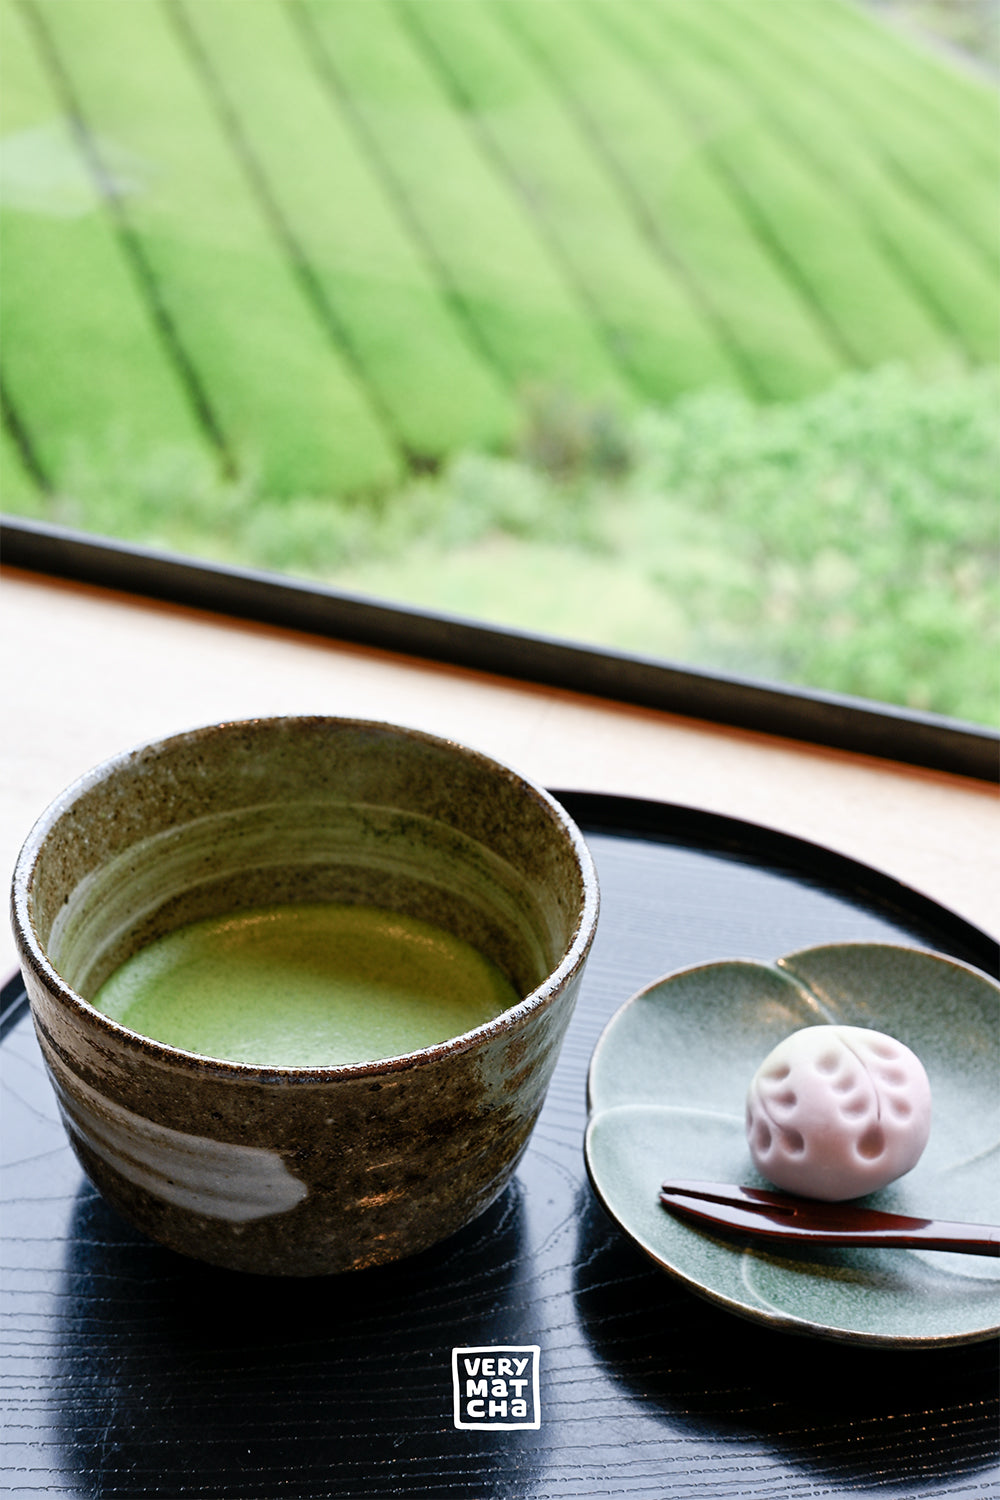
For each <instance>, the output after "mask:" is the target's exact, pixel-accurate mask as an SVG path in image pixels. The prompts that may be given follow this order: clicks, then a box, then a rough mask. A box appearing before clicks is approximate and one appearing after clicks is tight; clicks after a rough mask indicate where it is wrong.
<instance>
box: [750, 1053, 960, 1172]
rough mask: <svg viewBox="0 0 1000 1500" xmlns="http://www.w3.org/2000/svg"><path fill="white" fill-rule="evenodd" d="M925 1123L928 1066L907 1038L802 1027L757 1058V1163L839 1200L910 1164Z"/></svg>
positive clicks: (753, 1129) (919, 1149)
mask: <svg viewBox="0 0 1000 1500" xmlns="http://www.w3.org/2000/svg"><path fill="white" fill-rule="evenodd" d="M930 1127H931V1091H930V1084H929V1082H928V1079H927V1074H926V1072H925V1071H924V1067H923V1064H922V1063H921V1062H920V1060H919V1058H917V1057H916V1056H915V1055H914V1053H913V1052H911V1051H910V1049H909V1047H906V1046H904V1045H903V1043H902V1042H898V1041H896V1039H895V1038H894V1037H891V1036H885V1035H884V1034H883V1033H882V1032H880V1031H871V1030H868V1029H867V1028H865V1027H861V1026H807V1027H805V1028H804V1029H803V1030H801V1031H796V1032H793V1033H792V1035H791V1036H788V1037H786V1038H785V1039H784V1041H782V1042H779V1043H778V1045H777V1046H776V1047H775V1048H774V1050H773V1051H772V1052H771V1053H769V1054H768V1056H767V1057H766V1058H765V1059H764V1061H763V1062H762V1063H761V1065H760V1067H759V1068H758V1069H757V1072H756V1073H755V1075H754V1078H753V1081H752V1082H751V1084H750V1089H749V1092H748V1094H747V1115H746V1129H747V1141H748V1143H749V1146H750V1155H751V1156H752V1158H753V1162H754V1165H755V1166H756V1168H757V1170H758V1171H759V1172H760V1173H761V1174H762V1175H763V1176H764V1177H766V1178H767V1179H768V1180H769V1181H770V1182H773V1183H774V1185H775V1186H776V1187H779V1188H784V1189H785V1190H786V1191H787V1192H790V1193H800V1194H802V1195H803V1196H805V1197H809V1198H823V1199H826V1200H827V1201H829V1202H838V1201H840V1200H841V1199H844V1198H858V1197H861V1196H862V1195H863V1194H864V1193H872V1192H875V1191H876V1189H878V1188H881V1187H885V1186H886V1184H887V1183H889V1182H893V1181H895V1179H896V1178H897V1177H902V1176H903V1174H904V1173H905V1172H909V1171H910V1170H911V1168H913V1167H914V1166H916V1164H917V1162H918V1161H919V1160H920V1157H921V1155H922V1154H923V1150H924V1147H925V1146H926V1145H927V1140H928V1136H929V1135H930Z"/></svg>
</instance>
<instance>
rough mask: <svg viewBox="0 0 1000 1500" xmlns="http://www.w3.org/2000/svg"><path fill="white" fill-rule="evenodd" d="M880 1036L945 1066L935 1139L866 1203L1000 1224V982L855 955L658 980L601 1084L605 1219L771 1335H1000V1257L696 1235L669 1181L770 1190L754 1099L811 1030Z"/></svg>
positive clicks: (711, 968)
mask: <svg viewBox="0 0 1000 1500" xmlns="http://www.w3.org/2000/svg"><path fill="white" fill-rule="evenodd" d="M823 1022H836V1023H839V1024H847V1025H854V1026H870V1027H873V1028H874V1029H875V1030H878V1031H885V1032H887V1033H888V1034H889V1035H890V1036H895V1037H897V1038H898V1039H899V1040H900V1041H902V1042H905V1043H906V1045H907V1046H908V1047H911V1048H912V1050H913V1051H914V1052H915V1053H916V1054H917V1056H918V1057H919V1058H920V1059H921V1061H922V1062H923V1064H924V1067H925V1068H926V1069H927V1073H928V1076H929V1078H930V1082H931V1090H932V1097H933V1122H932V1127H931V1138H930V1142H929V1144H928V1146H927V1149H926V1151H925V1152H924V1155H923V1157H922V1158H921V1160H920V1162H919V1163H918V1165H917V1166H916V1167H915V1168H914V1170H913V1171H912V1172H910V1173H909V1174H908V1175H907V1176H906V1177H903V1178H901V1179H900V1180H899V1181H898V1182H894V1183H892V1184H891V1185H890V1186H889V1187H887V1188H883V1189H882V1190H881V1191H880V1192H878V1193H872V1194H870V1195H869V1197H868V1198H866V1199H863V1200H861V1201H862V1202H864V1203H867V1204H869V1205H871V1206H873V1207H880V1208H886V1209H890V1210H892V1211H894V1212H898V1213H911V1214H918V1215H923V1216H929V1217H933V1218H942V1219H960V1220H967V1221H971V1222H980V1223H991V1224H996V1223H1000V1170H998V1168H1000V1088H998V1080H1000V1069H998V1061H1000V1058H998V1042H1000V986H998V985H996V984H994V983H993V981H992V980H990V979H987V978H986V977H985V976H984V975H983V974H981V973H979V972H978V970H975V969H972V968H969V967H967V966H966V965H964V964H960V963H957V962H955V961H953V960H952V959H948V958H943V957H940V956H939V955H937V954H933V953H925V952H922V951H919V950H917V949H912V948H901V947H892V946H889V945H886V944H881V943H839V944H834V945H830V946H827V947H822V948H808V949H805V950H803V951H802V952H800V953H792V954H789V955H788V957H786V958H781V959H779V960H778V961H777V963H775V964H773V965H771V964H763V963H756V962H751V961H749V960H740V959H736V960H732V961H728V962H722V963H712V964H704V965H701V966H699V967H698V968H694V969H685V970H682V971H681V972H680V973H677V974H672V975H669V976H668V977H667V978H665V979H660V980H657V982H656V983H655V984H652V985H650V986H649V987H648V988H647V989H644V990H641V991H640V992H639V993H638V994H637V995H634V996H633V997H632V999H631V1000H629V1001H627V1002H626V1003H625V1005H623V1006H622V1008H621V1009H620V1010H619V1011H618V1012H617V1013H616V1015H615V1016H614V1017H613V1018H612V1020H611V1021H610V1022H609V1024H608V1026H607V1027H606V1028H605V1031H604V1033H603V1035H602V1037H601V1039H600V1041H599V1042H598V1044H597V1046H596V1048H595V1049H594V1055H593V1058H592V1059H591V1064H590V1073H589V1077H588V1098H589V1104H590V1122H589V1125H588V1127H587V1137H586V1146H585V1152H586V1159H587V1170H588V1171H589V1173H590V1178H591V1181H592V1183H593V1185H594V1188H595V1190H596V1192H597V1194H598V1196H599V1198H600V1199H601V1201H602V1202H603V1204H604V1206H605V1208H606V1209H607V1210H608V1212H609V1213H610V1214H611V1215H612V1217H613V1218H615V1219H617V1221H618V1223H619V1224H620V1225H621V1226H622V1228H623V1229H624V1230H625V1232H626V1233H627V1234H628V1235H630V1236H631V1238H632V1239H633V1240H634V1241H635V1242H636V1244H637V1245H639V1246H640V1247H641V1248H642V1249H643V1250H645V1251H646V1253H647V1254H648V1255H650V1256H652V1258H653V1260H654V1261H656V1262H657V1264H658V1265H660V1266H662V1267H663V1269H664V1270H666V1271H669V1272H670V1273H671V1275H673V1276H676V1277H677V1278H678V1279H679V1280H680V1281H682V1282H684V1283H685V1285H687V1286H688V1287H689V1288H690V1289H691V1290H692V1291H695V1292H698V1293H700V1294H701V1295H703V1296H705V1297H708V1298H709V1299H710V1300H711V1301H713V1302H718V1303H720V1304H721V1305H722V1306H723V1307H727V1308H729V1309H730V1311H732V1312H735V1313H739V1314H740V1315H742V1316H743V1317H747V1318H751V1319H753V1320H755V1321H757V1322H761V1323H766V1324H768V1325H770V1326H771V1327H775V1328H783V1329H785V1330H787V1331H790V1332H795V1333H804V1334H814V1335H818V1336H820V1337H824V1338H831V1339H840V1340H844V1341H846V1342H848V1343H856V1344H883V1345H893V1346H904V1347H929V1346H944V1345H949V1344H963V1343H971V1342H974V1341H976V1340H979V1339H985V1338H988V1337H990V1336H991V1335H993V1334H995V1333H996V1332H997V1329H998V1327H1000V1262H997V1261H995V1260H988V1259H986V1258H984V1257H979V1256H973V1255H959V1254H953V1253H945V1252H942V1251H931V1250H921V1251H908V1250H868V1249H864V1250H854V1249H851V1250H841V1249H821V1248H818V1247H816V1248H813V1249H811V1250H803V1251H801V1252H796V1253H794V1254H792V1253H790V1252H789V1250H788V1247H787V1246H782V1247H781V1248H780V1250H779V1249H775V1248H766V1245H765V1242H764V1241H761V1240H757V1241H755V1242H754V1241H749V1240H746V1241H742V1242H741V1241H737V1240H733V1239H726V1238H724V1237H722V1236H715V1235H714V1234H712V1233H711V1232H710V1231H707V1230H704V1229H696V1228H694V1227H692V1226H688V1225H687V1224H683V1223H681V1222H680V1221H679V1220H678V1219H676V1218H674V1217H673V1216H672V1215H671V1214H669V1213H668V1212H667V1211H666V1210H665V1209H664V1208H662V1207H661V1205H660V1203H659V1199H658V1190H659V1185H660V1183H661V1182H662V1181H663V1180H664V1179H665V1178H667V1177H671V1176H672V1177H687V1178H701V1179H711V1180H713V1181H717V1182H738V1183H743V1184H745V1185H748V1186H764V1185H765V1183H764V1179H763V1178H762V1177H760V1176H759V1174H758V1173H757V1172H756V1170H755V1169H754V1167H753V1165H752V1163H751V1160H750V1155H749V1151H748V1150H747V1146H746V1141H745V1139H744V1134H743V1111H744V1100H745V1097H746V1091H747V1087H748V1085H749V1083H750V1080H751V1078H752V1077H753V1074H754V1072H755V1071H756V1069H757V1067H758V1066H759V1064H760V1063H761V1062H763V1060H764V1058H765V1057H766V1056H767V1054H768V1052H770V1050H771V1048H772V1047H774V1046H775V1045H776V1043H777V1042H779V1041H780V1040H781V1039H782V1037H785V1036H787V1035H788V1034H789V1033H790V1032H792V1031H796V1030H798V1028H799V1027H801V1026H814V1025H817V1024H821V1023H823Z"/></svg>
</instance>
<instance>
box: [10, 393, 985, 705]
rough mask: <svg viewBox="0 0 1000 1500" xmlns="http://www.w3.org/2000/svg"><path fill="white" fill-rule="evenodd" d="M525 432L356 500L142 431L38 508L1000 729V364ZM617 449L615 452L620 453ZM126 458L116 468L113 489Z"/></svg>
mask: <svg viewBox="0 0 1000 1500" xmlns="http://www.w3.org/2000/svg"><path fill="white" fill-rule="evenodd" d="M521 433H522V436H521V440H520V446H519V447H518V449H517V451H516V452H513V453H511V454H509V455H507V456H502V455H497V454H491V453H483V452H475V451H470V452H467V453H464V454H460V455H459V456H457V457H456V458H455V459H454V460H453V461H452V462H451V463H450V464H449V465H447V466H446V467H445V468H444V469H443V470H442V471H441V472H440V473H439V474H437V475H434V476H424V477H422V478H420V479H418V480H414V481H411V482H410V483H409V484H407V485H405V486H403V487H401V488H399V489H398V490H395V491H383V492H380V493H373V494H372V495H370V496H368V497H359V498H355V499H353V500H345V499H343V498H341V497H331V496H325V495H302V496H297V497H292V498H291V499H275V498H274V497H273V496H269V495H268V494H267V492H266V490H264V489H263V488H262V487H261V486H260V485H257V486H254V485H253V484H251V483H250V482H243V483H241V484H226V483H224V482H222V481H219V480H218V479H217V478H216V477H214V476H213V474H212V472H211V470H210V469H209V468H208V466H207V464H205V463H202V462H200V461H195V460H194V459H192V457H191V456H190V454H189V453H187V452H186V451H185V450H182V449H180V450H170V449H164V450H162V451H161V452H160V453H159V455H158V456H157V457H156V459H155V461H149V460H144V461H142V462H139V461H137V460H135V459H134V457H132V456H131V455H130V452H129V449H128V447H127V445H126V444H124V443H122V444H120V445H119V446H118V447H117V448H116V449H114V450H113V451H111V452H108V453H104V454H102V455H101V460H100V462H99V463H98V464H97V465H96V466H95V467H93V468H88V467H87V465H86V464H85V463H84V462H83V460H82V458H81V460H80V462H79V463H78V464H77V465H76V466H75V468H74V469H73V471H72V483H71V484H70V485H69V486H68V487H67V489H66V491H65V492H63V493H61V494H60V495H58V496H55V497H52V498H51V499H50V500H48V501H45V502H36V503H35V504H34V505H32V506H31V507H30V508H28V507H25V509H27V510H28V513H31V514H35V515H42V516H47V517H48V518H49V519H53V520H56V521H61V522H63V523H65V524H69V525H74V526H79V527H82V528H84V529H87V530H93V531H100V532H107V533H110V534H112V535H115V536H119V537H123V538H125V539H128V540H133V541H137V542H143V543H147V544H153V545H157V546H162V547H167V548H171V549H173V550H179V551H184V552H192V553H195V554H198V555H201V556H205V557H210V558H216V559H224V560H228V561H232V562H236V563H240V564H243V565H250V566H254V567H259V568H265V569H277V570H281V571H284V572H290V573H293V574H298V575H300V576H304V577H311V578H318V579H324V580H326V581H329V582H331V583H333V584H335V585H336V586H338V587H341V588H345V589H349V590H352V591H362V592H369V593H374V594H379V595H383V596H387V597H391V598H395V599H398V600H401V601H404V602H411V603H415V604H418V605H422V606H425V607H428V608H432V609H438V610H444V611H455V612H459V613H464V614H474V615H476V616H478V617H480V618H485V619H489V620H494V621H497V622H500V623H506V624H511V625H515V626H519V627H521V628H524V629H528V630H536V631H543V632H546V633H549V634H556V635H562V636H566V637H571V638H577V639H584V640H589V641H595V642H598V643H600V644H604V645H607V646H611V647H619V648H622V649H626V650H631V651H637V652H640V653H642V654H645V655H651V656H660V657H668V658H673V659H676V660H680V661H686V662H690V663H693V664H695V665H700V666H708V667H714V668H718V669H723V670H731V671H738V672H748V673H752V674H755V675H758V676H763V677H769V678H774V679H778V680H783V681H787V682H793V683H801V684H805V685H808V686H811V687H818V688H824V689H829V690H833V691H839V692H845V693H851V694H857V695H861V696H864V697H871V698H877V699H883V700H886V701H888V702H892V703H897V704H904V705H909V706H910V707H914V708H919V709H928V710H932V711H934V712H937V713H941V714H947V715H952V716H957V717H959V718H965V719H971V720H978V721H983V722H990V723H997V722H1000V693H998V684H997V671H996V663H997V661H998V660H1000V650H998V647H1000V639H998V636H1000V628H998V625H1000V581H998V580H1000V571H998V567H997V563H998V530H1000V527H998V521H1000V493H998V482H1000V480H998V476H1000V375H998V372H996V371H993V370H977V371H970V370H967V369H955V370H952V371H948V372H942V373H941V374H939V376H938V377H937V378H936V379H934V380H928V379H926V378H919V377H917V376H916V375H915V374H913V373H912V372H911V371H909V370H907V369H905V368H904V367H887V368H884V369H882V370H879V371H875V372H873V373H870V374H866V375H852V376H845V377H842V378H841V379H840V380H839V381H838V382H836V383H834V384H833V385H832V386H831V387H830V388H829V389H828V390H827V391H825V392H823V393H822V394H820V395H816V396H812V397H809V398H807V399H804V400H800V401H795V402H788V403H785V404H781V405H775V406H770V407H758V406H756V405H754V404H753V403H751V402H750V401H748V400H744V399H742V398H740V397H739V396H737V395H735V394H733V393H731V392H729V391H724V392H707V393H703V394H701V395H698V396H691V397H688V398H685V399H684V400H681V401H678V402H676V403H675V404H674V405H672V406H670V407H667V408H660V409H654V408H649V409H646V410H643V411H640V412H638V413H633V414H618V413H609V410H608V409H607V408H604V407H601V406H595V405H594V404H593V403H589V402H577V403H575V404H574V402H573V401H572V399H571V398H570V397H569V396H568V395H567V394H566V392H565V391H562V390H558V391H553V392H549V393H547V394H546V393H545V392H542V391H538V390H536V391H535V392H534V393H533V394H532V397H531V399H530V401H528V402H527V403H526V406H525V411H524V417H523V421H522V424H521ZM609 454H611V455H612V458H613V461H609ZM109 474H110V475H111V479H110V481H109V478H108V476H109Z"/></svg>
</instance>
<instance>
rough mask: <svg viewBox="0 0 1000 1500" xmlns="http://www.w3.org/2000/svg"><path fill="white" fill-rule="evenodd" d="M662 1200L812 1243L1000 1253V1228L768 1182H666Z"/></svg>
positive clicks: (737, 1226) (745, 1230)
mask: <svg viewBox="0 0 1000 1500" xmlns="http://www.w3.org/2000/svg"><path fill="white" fill-rule="evenodd" d="M660 1202H661V1203H662V1204H663V1205H664V1207H665V1208H667V1209H669V1210H670V1212H671V1213H676V1214H679V1215H680V1216H681V1217H683V1218H686V1219H693V1220H695V1221H697V1222H699V1223H702V1224H705V1225H709V1226H711V1227H712V1228H715V1229H724V1230H732V1231H734V1232H736V1233H739V1234H749V1235H766V1236H769V1237H771V1238H773V1239H780V1240H788V1241H791V1240H797V1241H798V1242H799V1243H800V1244H813V1245H871V1246H878V1247H880V1248H881V1247H886V1246H888V1247H892V1246H895V1247H897V1248H899V1249H904V1250H959V1251H964V1252H965V1253H966V1254H968V1255H996V1256H1000V1228H998V1227H997V1226H996V1225H992V1224H953V1223H949V1222H947V1221H945V1220H941V1219H920V1218H915V1217H913V1216H911V1215H909V1214H890V1213H884V1212H882V1210H881V1209H875V1208H859V1207H857V1206H856V1205H855V1204H852V1203H821V1202H819V1201H818V1200H815V1199H811V1198H795V1197H792V1196H791V1194H789V1193H775V1192H771V1191H770V1190H769V1189H768V1188H749V1187H736V1186H731V1185H730V1184H728V1183H723V1182H687V1181H683V1182H682V1181H674V1182H665V1183H664V1184H663V1186H662V1188H661V1189H660Z"/></svg>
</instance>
